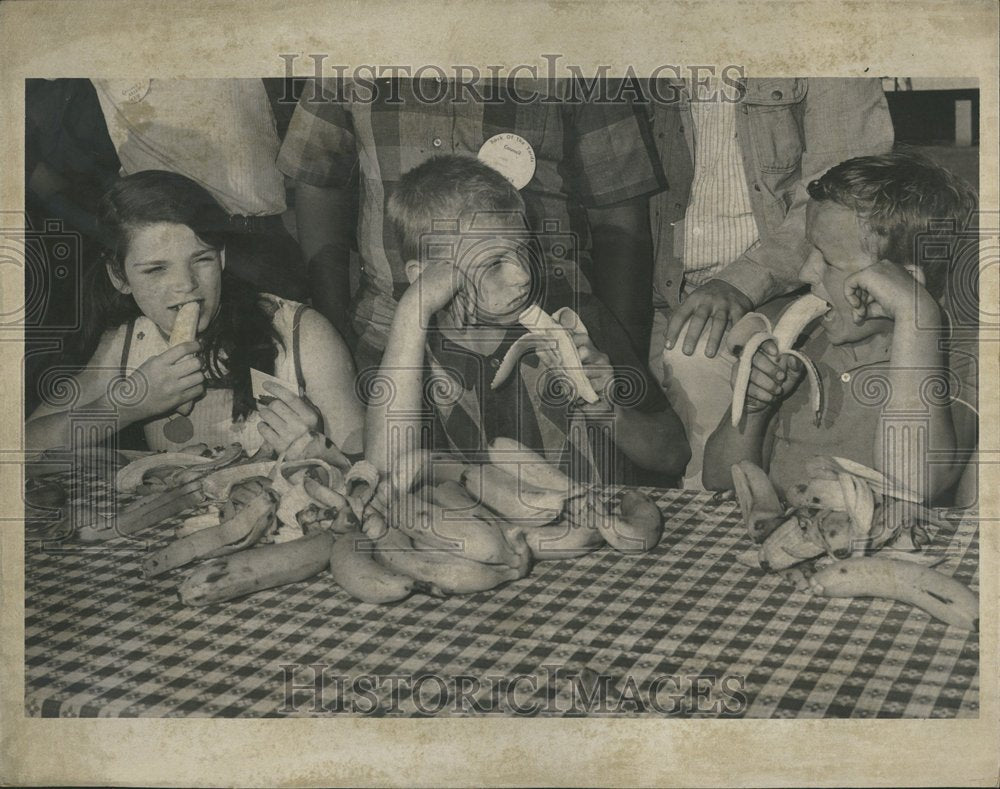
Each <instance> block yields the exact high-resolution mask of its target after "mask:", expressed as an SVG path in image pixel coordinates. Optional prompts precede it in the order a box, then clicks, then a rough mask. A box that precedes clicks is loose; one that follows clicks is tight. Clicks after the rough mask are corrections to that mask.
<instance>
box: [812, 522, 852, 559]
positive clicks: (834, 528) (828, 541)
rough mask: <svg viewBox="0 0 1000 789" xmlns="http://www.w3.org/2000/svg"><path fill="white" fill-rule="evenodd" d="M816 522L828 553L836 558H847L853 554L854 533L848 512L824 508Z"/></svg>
mask: <svg viewBox="0 0 1000 789" xmlns="http://www.w3.org/2000/svg"><path fill="white" fill-rule="evenodd" d="M815 523H816V525H817V527H818V528H819V534H820V538H821V539H822V541H823V545H824V546H825V547H826V552H827V553H828V554H830V555H831V556H832V557H834V558H835V559H846V558H847V557H848V556H850V555H851V552H852V547H853V540H854V534H853V531H852V529H851V518H850V516H849V515H848V514H847V513H846V512H835V511H834V510H824V511H823V512H820V513H819V515H818V516H817V518H816V520H815Z"/></svg>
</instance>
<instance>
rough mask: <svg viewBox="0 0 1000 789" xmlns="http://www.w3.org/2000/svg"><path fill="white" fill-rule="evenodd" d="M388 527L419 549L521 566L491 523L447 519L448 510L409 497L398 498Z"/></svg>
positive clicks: (470, 518)
mask: <svg viewBox="0 0 1000 789" xmlns="http://www.w3.org/2000/svg"><path fill="white" fill-rule="evenodd" d="M438 495H439V496H440V493H439V494H438ZM465 506H467V505H466V502H465V501H461V502H460V504H459V508H460V509H464V508H465ZM473 506H475V502H473ZM389 523H390V525H392V526H395V527H396V528H398V529H399V530H400V531H401V532H403V533H404V534H406V536H407V537H409V538H410V539H411V540H413V541H414V543H415V544H416V545H417V547H418V548H420V547H426V548H431V549H434V550H435V551H442V552H448V553H452V554H454V555H456V556H462V557H465V558H466V559H471V560H473V561H477V562H484V563H487V564H505V565H508V566H516V565H518V564H519V562H520V559H519V557H518V556H517V555H516V554H515V553H514V551H513V550H512V549H511V546H510V545H509V544H508V542H507V541H506V540H505V539H504V536H503V534H502V533H501V531H500V529H499V528H497V526H496V524H495V522H493V521H492V520H488V521H487V520H480V519H479V518H477V517H476V516H475V515H473V514H471V513H466V514H465V515H457V514H454V513H453V514H452V515H451V516H449V514H448V508H446V507H443V506H441V505H439V504H436V503H434V502H433V501H429V502H428V501H423V500H422V499H421V498H419V497H418V496H415V495H412V494H407V495H405V496H400V497H399V502H398V504H397V505H396V506H395V507H393V508H392V511H390V513H389Z"/></svg>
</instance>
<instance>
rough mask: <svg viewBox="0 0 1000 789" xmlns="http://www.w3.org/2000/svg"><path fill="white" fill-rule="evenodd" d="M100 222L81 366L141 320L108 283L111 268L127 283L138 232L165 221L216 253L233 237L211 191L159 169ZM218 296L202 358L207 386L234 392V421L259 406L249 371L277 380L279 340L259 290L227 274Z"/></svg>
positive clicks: (126, 182) (120, 185)
mask: <svg viewBox="0 0 1000 789" xmlns="http://www.w3.org/2000/svg"><path fill="white" fill-rule="evenodd" d="M99 222H100V228H101V232H102V236H103V238H104V239H105V242H106V243H107V244H108V248H107V249H106V250H105V251H104V252H103V253H102V254H101V255H100V256H99V257H98V259H97V260H96V261H93V262H92V264H91V266H90V269H89V271H88V272H87V276H86V279H85V287H86V290H85V293H86V297H87V301H88V304H87V306H86V307H85V309H84V310H83V314H84V321H83V331H82V332H81V335H80V342H79V344H78V347H77V348H76V352H75V353H74V356H75V357H76V358H78V359H80V360H83V361H84V362H85V360H87V359H90V358H91V357H92V356H93V355H94V352H95V351H96V350H97V346H98V343H99V342H100V340H101V336H102V335H103V334H104V333H105V332H107V331H109V330H113V329H116V328H118V327H119V326H121V325H123V324H125V323H128V322H129V321H131V320H134V319H135V318H138V317H139V315H140V314H141V313H140V311H139V307H138V305H136V303H135V299H133V298H132V296H130V295H127V294H123V293H120V292H118V291H117V290H116V289H115V287H114V285H113V284H112V282H111V279H110V277H109V276H108V270H109V269H110V270H111V271H113V272H114V273H115V275H116V276H117V277H119V278H120V279H121V280H122V281H124V280H125V257H126V255H127V254H128V247H129V244H130V242H131V240H132V234H133V233H134V231H135V230H136V229H137V228H140V227H143V226H145V225H152V224H157V223H160V222H170V223H175V224H178V225H186V226H187V227H189V228H191V230H192V231H193V232H194V234H195V235H196V236H197V237H198V238H199V239H200V240H201V241H202V242H204V243H205V244H207V245H209V246H211V247H212V248H214V249H216V250H219V251H221V250H222V249H224V248H225V246H226V241H227V240H228V239H229V238H230V236H231V235H232V234H233V231H231V230H230V228H229V217H228V215H227V214H226V212H225V211H224V210H223V208H222V207H221V206H220V205H219V204H218V202H216V200H215V198H213V197H212V195H211V194H209V193H208V191H206V190H205V189H204V188H203V187H201V186H199V185H198V184H197V183H195V182H194V181H192V180H191V179H190V178H186V177H185V176H183V175H179V174H177V173H170V172H165V171H162V170H146V171H144V172H140V173H135V174H133V175H128V176H125V177H124V178H121V179H119V180H118V181H117V182H116V183H115V185H114V186H112V187H111V189H109V190H108V192H107V193H106V194H105V195H104V198H103V199H102V201H101V206H100V212H99ZM221 290H222V292H221V296H220V305H219V312H218V314H217V315H216V317H215V320H213V321H212V323H211V325H210V326H209V327H208V328H207V329H206V330H205V332H204V333H203V334H202V335H201V345H202V350H201V356H202V360H203V362H204V363H205V366H206V369H207V370H208V386H210V387H220V388H223V387H224V388H229V389H232V391H233V418H234V419H237V418H240V417H245V416H247V415H248V414H249V413H250V412H251V411H253V410H254V409H255V407H256V405H255V402H254V399H253V394H252V391H251V387H250V368H251V367H254V368H256V369H258V370H260V371H261V372H265V373H269V374H272V375H273V374H274V360H275V357H276V356H277V353H278V345H279V344H280V343H281V339H280V338H279V337H278V335H277V333H276V332H275V330H274V325H273V322H272V317H273V310H272V309H270V305H269V304H268V302H267V301H266V300H263V299H261V297H260V294H259V293H258V292H257V291H256V290H255V289H254V288H252V287H251V286H250V285H248V284H246V283H245V282H243V281H242V280H240V279H239V278H237V277H235V276H233V275H231V274H229V273H228V272H226V271H223V272H222V289H221ZM223 360H224V364H223Z"/></svg>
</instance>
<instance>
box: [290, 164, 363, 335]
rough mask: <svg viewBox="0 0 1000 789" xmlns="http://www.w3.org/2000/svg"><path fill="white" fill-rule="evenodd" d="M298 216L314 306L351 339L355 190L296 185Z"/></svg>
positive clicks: (296, 212) (355, 218)
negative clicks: (351, 273)
mask: <svg viewBox="0 0 1000 789" xmlns="http://www.w3.org/2000/svg"><path fill="white" fill-rule="evenodd" d="M295 220H296V224H297V227H298V236H299V244H300V245H301V247H302V253H303V255H304V256H305V259H306V265H307V268H308V276H309V290H310V294H311V295H312V304H313V306H314V307H315V308H316V309H317V310H318V311H319V312H320V313H321V314H322V315H323V316H324V317H325V318H326V319H327V320H328V321H329V322H330V323H331V324H333V326H334V327H335V328H336V329H337V331H338V332H340V335H341V337H343V338H345V339H347V340H348V341H349V342H350V341H351V340H353V337H354V332H353V329H352V327H351V323H350V311H349V308H350V303H351V279H350V262H351V240H352V239H353V237H354V227H355V224H356V221H357V204H356V200H355V196H354V194H353V192H352V191H351V190H349V189H347V188H344V187H339V186H314V185H312V184H309V183H306V182H304V181H300V182H298V184H297V185H296V195H295Z"/></svg>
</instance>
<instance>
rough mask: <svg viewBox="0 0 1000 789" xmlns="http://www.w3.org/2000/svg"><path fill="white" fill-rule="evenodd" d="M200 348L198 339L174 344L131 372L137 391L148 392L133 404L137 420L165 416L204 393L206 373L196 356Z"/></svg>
mask: <svg viewBox="0 0 1000 789" xmlns="http://www.w3.org/2000/svg"><path fill="white" fill-rule="evenodd" d="M200 349H201V346H200V344H199V343H198V341H197V340H192V341H190V342H184V343H181V344H179V345H175V346H173V347H171V348H168V349H167V350H165V351H164V352H163V353H161V354H160V355H159V356H154V357H152V358H151V359H147V360H146V361H145V362H143V363H142V365H140V367H139V369H138V370H136V371H135V372H134V373H132V375H131V376H130V377H131V378H134V379H136V391H140V392H144V393H145V396H144V397H143V398H142V400H141V401H139V403H138V404H137V405H135V406H134V414H135V418H136V421H142V420H145V419H149V418H150V417H155V416H162V415H163V414H166V413H169V412H171V411H174V410H176V409H177V408H178V406H181V405H183V404H184V403H188V402H191V401H193V400H195V399H197V398H199V397H201V396H202V395H203V394H205V373H204V372H203V370H202V366H201V360H200V359H199V358H198V355H197V354H198V351H199V350H200Z"/></svg>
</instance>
